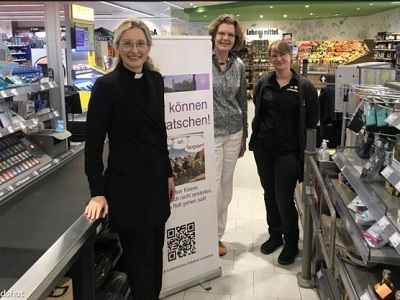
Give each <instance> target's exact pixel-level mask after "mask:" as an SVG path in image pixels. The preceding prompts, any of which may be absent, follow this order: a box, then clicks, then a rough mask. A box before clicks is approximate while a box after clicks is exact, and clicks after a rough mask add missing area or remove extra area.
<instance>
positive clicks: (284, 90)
mask: <svg viewBox="0 0 400 300" xmlns="http://www.w3.org/2000/svg"><path fill="white" fill-rule="evenodd" d="M269 58H270V62H271V63H272V65H273V66H274V69H275V70H274V71H273V72H272V73H270V74H268V75H266V76H265V77H263V78H261V79H260V81H259V82H258V83H257V85H256V87H255V89H254V95H253V96H254V98H253V99H254V100H253V101H254V104H255V116H254V119H253V122H252V129H253V133H252V135H251V138H250V142H249V149H250V150H252V151H253V153H254V158H255V160H256V164H257V171H258V175H259V177H260V181H261V185H262V187H263V189H264V202H265V207H266V214H267V224H268V232H269V234H270V237H269V239H268V240H267V241H266V242H265V243H263V244H262V246H261V252H262V253H264V254H270V253H273V252H274V251H275V250H277V249H278V248H279V247H280V246H281V245H284V247H283V250H282V252H281V253H280V255H279V257H278V262H279V263H280V264H282V265H287V264H291V263H293V261H294V260H295V258H296V256H297V255H298V253H299V250H298V240H299V227H298V213H297V210H296V206H295V203H294V197H293V196H294V190H295V187H296V182H297V180H299V181H302V174H303V158H304V149H305V137H306V129H308V128H315V127H316V125H317V123H318V120H319V105H318V94H317V91H316V89H315V87H314V86H313V85H312V83H311V82H310V81H309V80H308V79H307V78H305V77H303V76H300V75H299V74H297V73H296V72H295V71H294V70H293V69H291V68H290V64H291V61H292V49H291V47H290V45H289V44H288V43H287V42H284V41H276V42H273V43H272V44H271V46H270V48H269Z"/></svg>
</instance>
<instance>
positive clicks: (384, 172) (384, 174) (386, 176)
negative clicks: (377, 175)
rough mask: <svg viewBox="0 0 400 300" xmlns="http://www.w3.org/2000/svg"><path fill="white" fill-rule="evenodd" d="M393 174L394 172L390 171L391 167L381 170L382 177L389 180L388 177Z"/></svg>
mask: <svg viewBox="0 0 400 300" xmlns="http://www.w3.org/2000/svg"><path fill="white" fill-rule="evenodd" d="M393 172H394V170H393V169H392V167H390V166H387V167H386V168H385V169H383V171H382V172H381V174H382V176H383V177H385V178H389V176H390V175H392V174H393Z"/></svg>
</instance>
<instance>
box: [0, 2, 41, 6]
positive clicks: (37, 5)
mask: <svg viewBox="0 0 400 300" xmlns="http://www.w3.org/2000/svg"><path fill="white" fill-rule="evenodd" d="M21 5H23V6H24V7H35V6H40V7H43V4H25V3H24V4H0V6H1V7H21Z"/></svg>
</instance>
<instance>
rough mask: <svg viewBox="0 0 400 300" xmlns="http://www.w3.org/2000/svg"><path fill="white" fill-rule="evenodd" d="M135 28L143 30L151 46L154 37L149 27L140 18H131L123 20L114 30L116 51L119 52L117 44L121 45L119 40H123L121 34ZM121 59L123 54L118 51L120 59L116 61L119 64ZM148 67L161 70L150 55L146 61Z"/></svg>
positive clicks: (152, 69)
mask: <svg viewBox="0 0 400 300" xmlns="http://www.w3.org/2000/svg"><path fill="white" fill-rule="evenodd" d="M133 28H139V29H141V30H142V31H143V33H144V35H145V36H146V41H147V43H148V45H149V48H151V46H152V44H153V38H152V36H151V33H150V29H149V27H147V25H146V24H145V23H144V22H143V21H142V20H140V19H137V18H129V19H126V20H124V21H122V22H121V23H120V24H119V25H118V26H117V28H116V29H115V30H114V41H113V46H114V50H115V52H117V53H118V50H117V46H118V45H119V42H120V40H121V36H122V35H123V34H124V32H125V31H127V30H129V29H133ZM120 61H121V56H120V54H119V53H118V60H117V62H116V63H115V65H117V64H118V63H119V62H120ZM144 64H145V66H146V68H147V69H148V70H150V71H159V70H158V68H157V67H156V66H155V65H154V63H153V60H152V59H151V58H150V56H147V59H146V61H145V62H144Z"/></svg>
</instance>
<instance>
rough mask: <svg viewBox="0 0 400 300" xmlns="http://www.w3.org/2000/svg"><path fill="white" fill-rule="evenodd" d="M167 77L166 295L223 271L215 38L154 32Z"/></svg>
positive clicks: (157, 54)
mask: <svg viewBox="0 0 400 300" xmlns="http://www.w3.org/2000/svg"><path fill="white" fill-rule="evenodd" d="M153 38H154V39H153V46H152V48H151V51H150V56H151V57H152V59H153V61H154V63H155V65H156V66H157V67H159V69H160V72H161V74H162V75H163V77H164V85H165V88H164V89H165V119H166V120H165V121H166V126H167V133H168V148H169V156H170V162H171V166H172V169H173V171H174V175H175V185H176V197H175V199H174V201H173V202H172V203H171V216H170V218H169V220H168V222H167V224H166V234H165V245H164V273H163V287H162V291H161V295H160V296H161V298H163V297H166V296H168V295H171V294H174V293H177V292H179V291H181V290H184V289H186V288H188V287H191V286H194V285H196V284H199V283H202V282H204V281H207V280H210V279H212V278H215V277H218V276H221V267H220V259H219V256H218V226H217V204H216V199H215V197H216V191H215V164H214V132H213V128H214V124H213V123H214V122H213V97H212V95H213V90H212V65H211V55H212V44H211V39H210V37H204V36H199V37H197V36H176V37H175V36H160V37H153Z"/></svg>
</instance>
